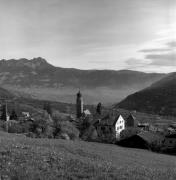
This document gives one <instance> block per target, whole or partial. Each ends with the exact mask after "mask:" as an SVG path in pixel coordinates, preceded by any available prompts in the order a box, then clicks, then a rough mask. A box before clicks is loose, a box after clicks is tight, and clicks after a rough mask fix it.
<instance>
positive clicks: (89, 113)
mask: <svg viewBox="0 0 176 180" xmlns="http://www.w3.org/2000/svg"><path fill="white" fill-rule="evenodd" d="M83 113H84V114H85V115H91V112H90V111H89V110H88V109H86V110H84V112H83Z"/></svg>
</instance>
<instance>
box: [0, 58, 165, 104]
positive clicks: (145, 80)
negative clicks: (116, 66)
mask: <svg viewBox="0 0 176 180" xmlns="http://www.w3.org/2000/svg"><path fill="white" fill-rule="evenodd" d="M164 76H165V74H157V73H143V72H138V71H130V70H120V71H114V70H79V69H74V68H61V67H55V66H53V65H51V64H49V63H48V62H47V61H46V60H45V59H43V58H41V57H38V58H33V59H31V60H28V59H25V58H23V59H19V60H15V59H11V60H4V59H3V60H0V85H1V86H4V87H5V88H8V89H10V90H13V89H14V90H16V91H21V92H23V91H28V92H29V93H31V94H33V95H34V96H36V97H37V96H38V95H39V94H38V93H39V92H38V91H39V90H42V91H43V92H42V93H43V94H45V97H46V98H47V99H48V98H50V97H51V98H54V99H55V98H56V99H57V100H59V101H60V100H61V101H66V102H73V94H75V93H76V91H77V90H78V88H81V90H82V91H83V92H84V95H85V97H87V102H88V103H94V102H93V101H94V100H95V101H96V102H97V101H98V100H99V101H102V102H105V103H112V101H113V102H115V100H116V101H117V100H118V101H119V100H121V99H122V98H123V97H125V96H126V95H128V94H130V93H132V92H135V91H137V90H140V89H143V88H145V87H147V86H149V85H151V84H152V83H153V82H156V81H157V80H159V79H161V78H162V77H164ZM26 89H27V90H26ZM44 90H45V92H44ZM32 91H33V92H32ZM34 91H35V92H34ZM56 91H57V92H58V93H59V95H58V94H57V92H56ZM56 96H57V97H56ZM114 97H115V99H114ZM56 99H55V100H56Z"/></svg>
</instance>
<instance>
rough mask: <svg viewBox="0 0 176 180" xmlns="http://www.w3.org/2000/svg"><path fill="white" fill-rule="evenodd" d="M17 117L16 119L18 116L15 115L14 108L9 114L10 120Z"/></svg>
mask: <svg viewBox="0 0 176 180" xmlns="http://www.w3.org/2000/svg"><path fill="white" fill-rule="evenodd" d="M17 119H18V116H17V114H16V112H15V110H14V109H13V110H12V113H11V115H10V120H17Z"/></svg>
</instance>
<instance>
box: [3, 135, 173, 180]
mask: <svg viewBox="0 0 176 180" xmlns="http://www.w3.org/2000/svg"><path fill="white" fill-rule="evenodd" d="M0 162H1V166H0V175H1V178H2V179H18V180H22V179H23V180H36V179H38V180H55V179H64V180H65V179H74V180H77V179H91V180H93V179H94V180H96V179H97V180H98V179H108V180H115V179H125V180H128V179H129V180H141V179H142V180H143V179H152V180H165V179H175V178H176V172H175V168H176V164H175V162H176V157H175V156H169V155H163V154H157V153H153V152H150V151H147V150H140V149H132V148H122V147H119V146H117V145H110V144H101V143H90V142H89V143H88V142H82V141H65V140H50V139H29V138H26V137H24V136H22V135H14V134H13V135H11V134H6V133H3V132H0Z"/></svg>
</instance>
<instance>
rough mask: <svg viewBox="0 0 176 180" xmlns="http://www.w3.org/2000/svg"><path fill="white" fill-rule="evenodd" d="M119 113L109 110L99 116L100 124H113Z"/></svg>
mask: <svg viewBox="0 0 176 180" xmlns="http://www.w3.org/2000/svg"><path fill="white" fill-rule="evenodd" d="M120 115H121V114H120V113H119V112H115V111H114V112H109V113H108V114H106V115H105V116H104V117H103V118H101V121H100V123H99V124H100V125H108V126H111V125H114V124H115V123H116V121H117V119H118V118H119V116H120Z"/></svg>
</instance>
